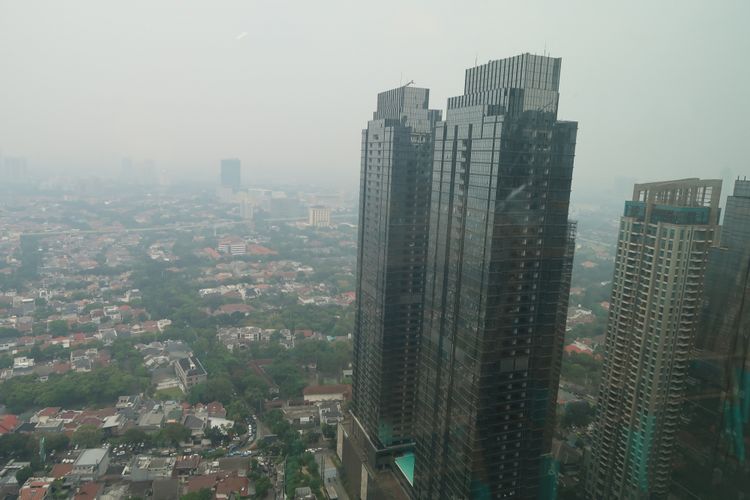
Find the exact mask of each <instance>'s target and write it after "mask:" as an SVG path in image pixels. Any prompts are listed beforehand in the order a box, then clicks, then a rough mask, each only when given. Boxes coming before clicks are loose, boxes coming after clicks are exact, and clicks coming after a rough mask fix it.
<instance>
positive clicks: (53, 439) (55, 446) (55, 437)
mask: <svg viewBox="0 0 750 500" xmlns="http://www.w3.org/2000/svg"><path fill="white" fill-rule="evenodd" d="M44 446H45V448H46V449H47V450H48V451H53V452H54V451H63V450H67V449H68V447H69V446H70V438H69V437H68V436H66V435H65V434H63V433H62V432H54V433H50V434H45V439H44Z"/></svg>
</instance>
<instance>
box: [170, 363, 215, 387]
mask: <svg viewBox="0 0 750 500" xmlns="http://www.w3.org/2000/svg"><path fill="white" fill-rule="evenodd" d="M174 367H175V373H176V374H177V377H178V378H179V379H180V382H182V386H183V388H184V389H185V392H187V391H189V390H190V389H191V388H193V387H194V386H196V385H198V384H200V383H201V382H205V380H206V377H207V374H206V370H205V369H204V368H203V365H202V364H201V362H200V361H199V360H198V358H196V357H195V356H188V357H187V358H182V359H179V360H177V361H176V362H175V365H174Z"/></svg>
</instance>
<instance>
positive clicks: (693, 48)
mask: <svg viewBox="0 0 750 500" xmlns="http://www.w3.org/2000/svg"><path fill="white" fill-rule="evenodd" d="M749 18H750V4H749V3H747V2H744V1H727V2H693V1H691V2H686V1H679V2H678V1H669V2H667V1H664V2H646V1H644V2H620V3H618V4H617V5H615V4H614V3H609V2H595V1H591V2H582V1H578V2H533V3H525V2H435V1H430V2H427V1H425V2H395V1H394V2H389V1H379V2H367V3H364V2H351V1H340V2H311V1H299V2H285V1H273V2H271V1H264V2H262V1H216V2H206V1H200V2H199V1H166V0H160V1H153V0H149V1H129V2H117V3H115V2H102V1H101V0H91V1H83V0H76V1H66V2H59V1H48V2H22V1H9V0H2V1H0V68H2V70H1V75H2V77H1V79H0V82H1V83H0V151H2V152H3V154H5V155H17V156H26V157H27V158H28V160H29V164H30V166H31V168H32V169H34V170H35V171H37V172H45V173H52V172H55V173H62V172H76V173H87V172H88V173H97V174H100V175H107V173H108V172H110V173H114V172H119V168H120V160H121V158H122V157H125V156H129V157H132V158H134V159H136V160H144V159H152V160H153V161H154V162H155V163H156V165H158V166H159V167H161V168H164V169H166V170H167V171H168V172H169V174H170V175H171V176H173V178H175V179H179V178H185V179H190V178H201V179H216V177H217V170H218V160H219V158H222V157H228V156H235V157H239V158H241V159H242V161H243V169H244V172H243V175H244V181H245V182H248V183H254V182H267V181H273V180H277V179H278V178H279V176H281V177H282V178H283V179H285V180H288V179H294V180H299V181H304V182H307V181H315V182H319V183H325V182H335V183H338V184H340V185H342V186H346V187H354V186H355V185H356V180H357V178H358V175H359V154H360V153H359V147H360V130H361V128H362V127H364V126H365V125H366V121H367V119H368V118H369V117H370V116H371V113H372V111H373V109H374V107H375V96H376V93H377V92H379V91H382V90H385V89H388V88H392V87H395V86H398V85H399V83H406V82H408V81H409V80H414V81H415V82H416V84H417V85H419V86H425V87H429V88H430V89H431V92H432V95H431V107H433V108H440V109H444V108H445V103H446V98H447V97H449V96H452V95H458V94H460V93H461V92H462V86H463V78H464V70H465V69H466V68H467V67H470V66H472V65H473V64H474V63H475V61H478V62H479V63H484V62H486V61H488V60H490V59H497V58H502V57H508V56H512V55H515V54H518V53H521V52H534V53H540V54H541V53H543V52H545V50H546V52H547V53H548V54H550V55H552V56H555V57H562V58H563V68H562V79H561V99H560V113H559V117H560V118H561V119H570V120H577V121H579V122H580V132H579V141H578V151H577V153H578V157H577V160H576V173H575V183H574V191H576V192H577V193H578V194H579V195H580V193H581V192H586V191H589V190H592V189H600V188H601V189H610V188H611V187H612V186H613V180H614V179H616V178H620V179H621V180H622V181H623V184H625V183H629V182H632V180H635V179H638V180H644V181H646V180H656V179H663V178H670V177H686V176H702V177H724V178H729V177H731V176H733V175H738V174H740V175H742V174H745V173H747V170H748V168H747V166H748V165H747V157H746V154H745V147H744V146H745V143H746V141H747V140H748V135H749V134H748V127H747V119H746V117H747V116H748V115H749V114H750V96H749V95H748V92H747V87H748V80H749V79H750V66H748V64H747V58H748V49H750V37H749V36H748V34H747V31H746V23H747V20H748V19H749Z"/></svg>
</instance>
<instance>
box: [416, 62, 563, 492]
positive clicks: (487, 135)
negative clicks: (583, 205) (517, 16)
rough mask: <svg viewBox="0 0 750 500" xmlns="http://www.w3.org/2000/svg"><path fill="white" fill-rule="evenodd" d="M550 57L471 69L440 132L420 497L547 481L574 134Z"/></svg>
mask: <svg viewBox="0 0 750 500" xmlns="http://www.w3.org/2000/svg"><path fill="white" fill-rule="evenodd" d="M560 65H561V60H560V59H554V58H550V57H543V56H534V55H530V54H523V55H520V56H517V57H513V58H509V59H503V60H497V61H491V62H490V63H488V64H485V65H482V66H477V67H474V68H471V69H469V70H467V72H466V82H465V92H464V95H462V96H458V97H454V98H452V99H450V100H449V101H448V112H447V117H446V120H445V121H443V122H440V123H439V124H438V125H437V127H436V131H435V147H434V163H433V172H432V199H431V205H430V228H429V247H428V250H427V271H426V281H425V306H424V307H425V311H424V325H423V332H422V342H421V345H420V356H419V388H418V392H417V394H418V403H417V409H416V429H415V430H416V447H415V465H414V467H415V469H414V485H413V486H414V491H413V494H414V496H415V497H416V498H420V499H434V498H451V499H454V498H455V499H459V498H460V499H463V498H503V497H511V496H513V497H514V498H537V497H538V495H539V494H540V489H542V488H547V487H548V488H553V487H554V477H551V478H550V476H549V474H548V468H547V465H548V457H547V454H548V452H549V449H550V442H551V436H552V431H553V426H554V411H555V404H556V399H557V386H558V379H559V372H560V363H561V355H562V346H563V338H564V333H565V318H566V310H567V305H568V293H569V286H570V272H571V266H572V257H573V248H574V236H573V230H574V227H573V225H572V224H571V223H570V222H569V220H568V208H569V198H570V187H571V176H572V172H573V160H574V153H575V143H576V133H577V124H576V123H575V122H564V121H558V120H557V103H558V87H559V77H560ZM550 480H551V481H552V483H550Z"/></svg>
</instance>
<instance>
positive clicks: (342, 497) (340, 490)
mask: <svg viewBox="0 0 750 500" xmlns="http://www.w3.org/2000/svg"><path fill="white" fill-rule="evenodd" d="M334 455H335V452H334V451H333V450H330V449H328V448H325V449H324V450H323V451H321V452H318V453H316V454H315V461H316V462H317V463H318V468H319V469H320V477H321V479H323V472H324V468H325V461H324V458H325V457H328V458H329V459H331V461H332V462H334V460H333V456H334ZM334 463H335V462H334ZM331 485H332V486H333V487H334V489H335V490H336V493H337V494H338V496H339V500H349V495H348V494H347V493H346V490H345V489H344V485H343V484H341V478H340V477H339V474H338V473H337V474H336V479H335V480H333V481H331V482H328V483H326V482H323V488H324V489H325V487H326V486H331Z"/></svg>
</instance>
